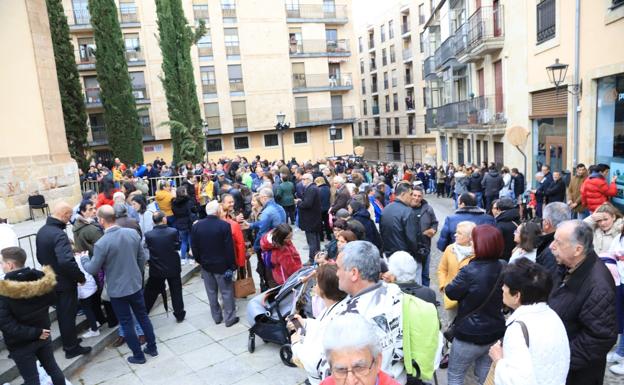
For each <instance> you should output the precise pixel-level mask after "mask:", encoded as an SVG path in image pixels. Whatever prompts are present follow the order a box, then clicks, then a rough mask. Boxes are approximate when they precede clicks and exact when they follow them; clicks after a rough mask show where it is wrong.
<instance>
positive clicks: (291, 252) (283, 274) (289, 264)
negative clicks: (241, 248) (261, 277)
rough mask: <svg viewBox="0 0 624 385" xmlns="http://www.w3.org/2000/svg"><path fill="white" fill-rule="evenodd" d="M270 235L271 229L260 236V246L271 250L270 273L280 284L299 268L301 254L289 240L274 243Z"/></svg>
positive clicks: (264, 249)
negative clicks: (280, 244)
mask: <svg viewBox="0 0 624 385" xmlns="http://www.w3.org/2000/svg"><path fill="white" fill-rule="evenodd" d="M272 235H273V231H271V232H269V233H267V234H265V235H264V236H263V237H262V239H261V240H260V248H261V249H262V251H271V265H273V268H272V270H271V273H272V274H273V279H274V280H275V282H276V283H277V284H278V285H282V284H284V282H286V280H287V279H288V277H290V276H291V275H292V274H293V273H294V272H296V271H297V270H299V269H301V266H302V264H301V256H300V255H299V252H298V251H297V248H296V247H295V245H293V243H292V242H291V241H287V242H286V243H285V244H284V245H283V246H277V245H275V244H274V243H273V239H272V238H273V237H272Z"/></svg>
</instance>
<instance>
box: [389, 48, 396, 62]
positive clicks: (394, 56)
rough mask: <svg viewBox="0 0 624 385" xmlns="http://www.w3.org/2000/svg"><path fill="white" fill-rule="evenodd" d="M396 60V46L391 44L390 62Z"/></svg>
mask: <svg viewBox="0 0 624 385" xmlns="http://www.w3.org/2000/svg"><path fill="white" fill-rule="evenodd" d="M395 61H396V53H395V52H394V46H393V45H391V46H390V63H394V62H395Z"/></svg>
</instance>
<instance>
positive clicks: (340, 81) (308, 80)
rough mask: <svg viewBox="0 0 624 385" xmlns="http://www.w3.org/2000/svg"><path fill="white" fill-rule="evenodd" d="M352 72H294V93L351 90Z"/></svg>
mask: <svg viewBox="0 0 624 385" xmlns="http://www.w3.org/2000/svg"><path fill="white" fill-rule="evenodd" d="M352 79H353V78H352V77H351V74H350V73H339V74H301V73H300V74H293V75H292V80H293V93H301V92H315V91H349V90H352V89H353V81H352Z"/></svg>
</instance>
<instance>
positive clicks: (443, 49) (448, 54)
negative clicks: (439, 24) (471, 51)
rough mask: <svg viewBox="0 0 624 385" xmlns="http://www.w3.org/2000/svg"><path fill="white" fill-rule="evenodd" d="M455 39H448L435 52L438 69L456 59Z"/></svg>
mask: <svg viewBox="0 0 624 385" xmlns="http://www.w3.org/2000/svg"><path fill="white" fill-rule="evenodd" d="M454 43H455V37H454V36H449V38H448V39H446V40H445V41H444V43H442V44H441V45H440V46H439V47H438V49H436V51H435V63H436V69H438V68H442V66H443V65H444V64H445V63H446V62H447V61H449V60H450V59H452V58H454V57H455V44H454Z"/></svg>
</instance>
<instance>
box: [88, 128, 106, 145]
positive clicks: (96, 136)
mask: <svg viewBox="0 0 624 385" xmlns="http://www.w3.org/2000/svg"><path fill="white" fill-rule="evenodd" d="M91 138H92V140H93V141H94V142H106V141H108V135H106V127H105V126H104V125H103V124H101V125H92V126H91Z"/></svg>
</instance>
